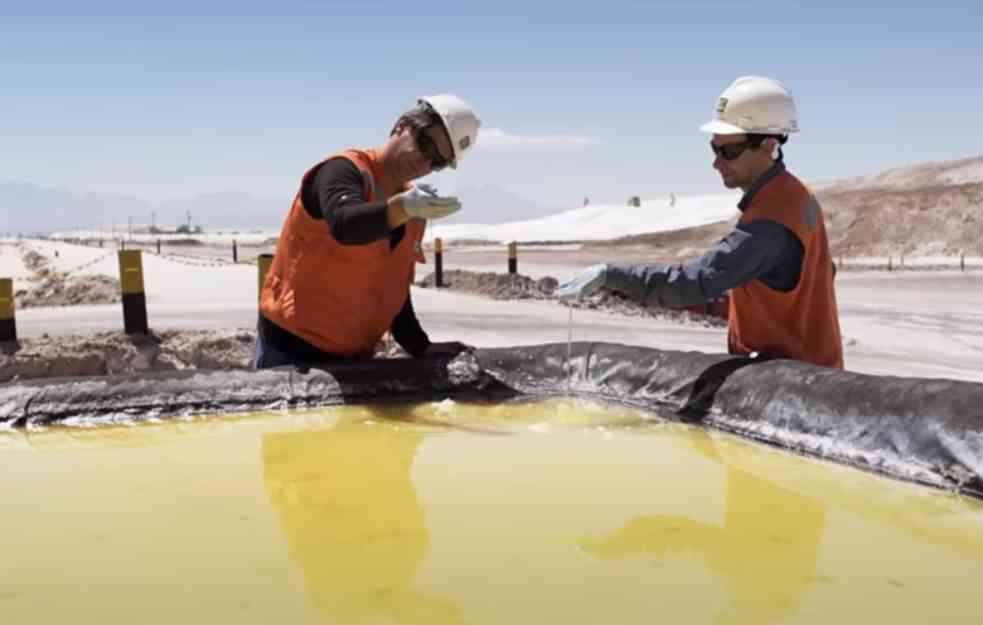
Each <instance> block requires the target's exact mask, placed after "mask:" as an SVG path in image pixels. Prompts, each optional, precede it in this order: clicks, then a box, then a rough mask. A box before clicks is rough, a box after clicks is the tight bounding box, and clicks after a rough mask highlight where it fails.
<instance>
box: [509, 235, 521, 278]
mask: <svg viewBox="0 0 983 625" xmlns="http://www.w3.org/2000/svg"><path fill="white" fill-rule="evenodd" d="M517 247H518V244H517V243H516V242H515V241H512V242H511V243H509V273H516V272H517V271H518V270H519V259H518V258H517V256H518V250H517V249H516V248H517Z"/></svg>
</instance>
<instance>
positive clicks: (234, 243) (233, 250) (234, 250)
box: [232, 239, 239, 263]
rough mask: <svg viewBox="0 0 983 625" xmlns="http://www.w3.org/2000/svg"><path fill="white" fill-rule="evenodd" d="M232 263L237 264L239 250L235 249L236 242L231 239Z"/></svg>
mask: <svg viewBox="0 0 983 625" xmlns="http://www.w3.org/2000/svg"><path fill="white" fill-rule="evenodd" d="M232 262H233V263H237V262H239V250H238V248H236V240H235V239H232Z"/></svg>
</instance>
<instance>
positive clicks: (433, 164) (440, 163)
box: [415, 126, 449, 171]
mask: <svg viewBox="0 0 983 625" xmlns="http://www.w3.org/2000/svg"><path fill="white" fill-rule="evenodd" d="M428 128H429V126H428ZM415 138H416V147H418V148H420V152H421V153H422V154H423V155H424V156H426V157H427V158H428V159H429V160H430V170H431V171H440V170H441V169H443V168H445V167H447V165H448V164H449V163H448V161H447V159H445V158H444V157H443V156H441V154H440V150H438V149H437V144H436V143H434V142H433V139H431V138H430V135H428V134H427V132H426V129H425V128H420V129H419V130H417V131H416V132H415Z"/></svg>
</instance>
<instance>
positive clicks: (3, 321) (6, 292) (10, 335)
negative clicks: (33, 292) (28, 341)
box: [0, 278, 17, 343]
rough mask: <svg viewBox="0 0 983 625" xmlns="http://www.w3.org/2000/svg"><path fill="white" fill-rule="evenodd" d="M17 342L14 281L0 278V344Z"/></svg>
mask: <svg viewBox="0 0 983 625" xmlns="http://www.w3.org/2000/svg"><path fill="white" fill-rule="evenodd" d="M16 340H17V324H16V322H15V321H14V280H13V278H0V343H8V342H10V343H12V342H14V341H16Z"/></svg>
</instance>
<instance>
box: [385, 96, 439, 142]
mask: <svg viewBox="0 0 983 625" xmlns="http://www.w3.org/2000/svg"><path fill="white" fill-rule="evenodd" d="M439 121H440V117H438V116H437V113H436V112H434V110H433V109H432V108H430V106H429V105H427V104H425V103H422V102H421V103H420V104H417V105H416V106H414V107H413V108H411V109H409V110H408V111H406V112H405V113H403V114H402V115H400V116H399V119H397V120H396V123H395V124H393V129H392V130H390V131H389V135H390V136H392V135H394V134H396V133H397V132H399V130H400V129H401V128H403V127H406V126H408V127H410V128H412V129H413V130H423V129H424V128H427V127H429V126H432V125H434V124H436V123H438V122H439Z"/></svg>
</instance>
